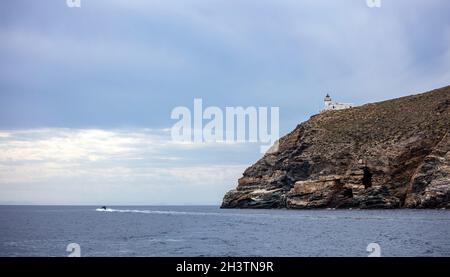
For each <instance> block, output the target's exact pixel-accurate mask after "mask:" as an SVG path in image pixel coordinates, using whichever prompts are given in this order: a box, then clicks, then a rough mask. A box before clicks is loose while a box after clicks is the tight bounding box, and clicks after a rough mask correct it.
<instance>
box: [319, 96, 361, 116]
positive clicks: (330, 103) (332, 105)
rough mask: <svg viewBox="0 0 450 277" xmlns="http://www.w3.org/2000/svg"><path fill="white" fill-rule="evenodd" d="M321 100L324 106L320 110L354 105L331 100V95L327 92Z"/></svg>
mask: <svg viewBox="0 0 450 277" xmlns="http://www.w3.org/2000/svg"><path fill="white" fill-rule="evenodd" d="M323 102H324V104H325V108H324V109H323V110H322V112H325V111H330V110H344V109H350V108H353V107H355V105H354V104H353V103H339V102H333V101H332V100H331V97H330V95H329V94H327V95H326V96H325V98H324V99H323Z"/></svg>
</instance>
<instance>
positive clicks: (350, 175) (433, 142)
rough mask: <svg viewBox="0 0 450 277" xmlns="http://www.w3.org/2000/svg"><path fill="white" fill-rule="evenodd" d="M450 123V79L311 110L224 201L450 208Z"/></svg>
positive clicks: (254, 204) (224, 205) (243, 204)
mask: <svg viewBox="0 0 450 277" xmlns="http://www.w3.org/2000/svg"><path fill="white" fill-rule="evenodd" d="M449 130H450V86H447V87H444V88H441V89H437V90H433V91H430V92H427V93H422V94H418V95H412V96H407V97H402V98H398V99H393V100H388V101H384V102H379V103H373V104H366V105H363V106H359V107H356V108H351V109H346V110H341V111H327V112H324V113H321V114H318V115H315V116H313V117H311V118H310V119H309V120H308V121H306V122H304V123H302V124H300V125H298V126H297V127H296V128H295V130H293V131H292V132H291V133H290V134H288V135H286V136H284V137H283V138H281V139H280V144H279V145H280V146H279V149H278V151H277V152H275V153H270V154H266V155H265V156H264V157H263V158H262V159H260V160H259V161H257V162H256V163H255V164H254V165H252V166H251V167H249V168H248V169H247V170H245V172H244V174H243V177H242V178H240V179H239V181H238V185H237V188H236V189H235V190H232V191H230V192H228V193H227V194H226V195H225V196H224V199H223V203H222V208H292V209H308V208H401V207H407V208H444V207H445V208H450V134H449Z"/></svg>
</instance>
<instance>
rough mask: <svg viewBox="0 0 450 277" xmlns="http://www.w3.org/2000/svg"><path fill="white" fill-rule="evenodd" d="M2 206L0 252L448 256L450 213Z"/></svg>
mask: <svg viewBox="0 0 450 277" xmlns="http://www.w3.org/2000/svg"><path fill="white" fill-rule="evenodd" d="M96 208H97V207H87V206H78V207H71V206H0V255H1V256H66V255H67V254H68V252H66V246H67V244H68V243H71V242H75V243H78V244H79V245H80V247H81V255H82V256H236V255H238V256H367V255H368V252H366V247H367V245H368V244H369V243H372V242H375V243H378V244H379V245H380V246H381V254H382V255H383V256H450V211H440V210H428V211H423V210H393V211H359V210H353V211H348V210H317V211H286V210H220V209H219V208H218V207H211V206H199V207H192V206H176V207H168V206H164V207H155V206H151V207H113V210H110V211H96Z"/></svg>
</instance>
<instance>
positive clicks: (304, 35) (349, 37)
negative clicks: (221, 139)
mask: <svg viewBox="0 0 450 277" xmlns="http://www.w3.org/2000/svg"><path fill="white" fill-rule="evenodd" d="M449 12H450V2H449V1H448V0H428V1H425V0H395V1H393V0H381V7H380V8H369V7H368V6H367V4H366V0H341V1H329V0H308V1H307V0H271V1H268V0H267V1H266V0H244V1H230V0H222V1H218V0H208V1H206V0H205V1H192V0H160V1H156V0H142V1H138V0H127V1H125V0H122V1H119V0H81V7H80V8H69V7H67V5H66V0H41V1H32V0H28V1H24V0H5V1H2V3H1V8H0V204H93V205H103V204H105V205H114V204H123V205H127V204H136V205H144V204H148V205H160V204H220V201H221V198H222V196H223V194H224V192H226V191H227V190H228V189H231V188H233V187H234V186H235V185H236V180H237V178H238V177H239V176H240V175H241V174H242V171H243V170H244V169H245V168H246V167H248V166H249V165H250V164H252V163H253V162H255V161H256V160H257V159H258V158H259V157H260V156H261V153H260V152H259V147H258V145H255V144H251V143H235V144H221V143H216V144H214V143H213V144H186V143H177V142H174V141H172V140H171V139H170V128H171V126H172V125H173V124H174V123H175V121H174V120H173V119H171V117H170V114H171V111H172V109H173V108H174V107H176V106H187V107H192V106H193V101H194V98H202V99H203V104H204V106H218V107H221V108H224V107H226V106H244V107H247V106H256V107H259V106H266V107H280V131H281V134H285V133H287V132H289V131H290V130H292V129H293V128H294V127H295V126H296V124H298V123H300V122H302V121H304V120H306V119H308V118H309V117H310V116H311V115H312V114H315V113H317V112H318V111H319V110H320V109H321V108H322V105H323V102H322V100H323V97H324V95H325V93H327V92H329V93H330V94H331V96H332V97H334V98H336V99H337V100H341V101H344V102H354V103H356V104H362V103H366V102H374V101H379V100H383V99H389V98H394V97H399V96H403V95H409V94H413V93H417V92H423V91H427V90H430V89H433V88H438V87H442V86H445V85H449V80H450V17H448V14H449Z"/></svg>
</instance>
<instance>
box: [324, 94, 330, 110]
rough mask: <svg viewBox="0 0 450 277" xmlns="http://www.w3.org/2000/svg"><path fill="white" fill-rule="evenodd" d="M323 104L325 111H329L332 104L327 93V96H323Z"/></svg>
mask: <svg viewBox="0 0 450 277" xmlns="http://www.w3.org/2000/svg"><path fill="white" fill-rule="evenodd" d="M323 102H324V103H325V110H328V109H330V106H331V104H332V102H331V97H330V95H329V94H328V93H327V96H325V99H323Z"/></svg>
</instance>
